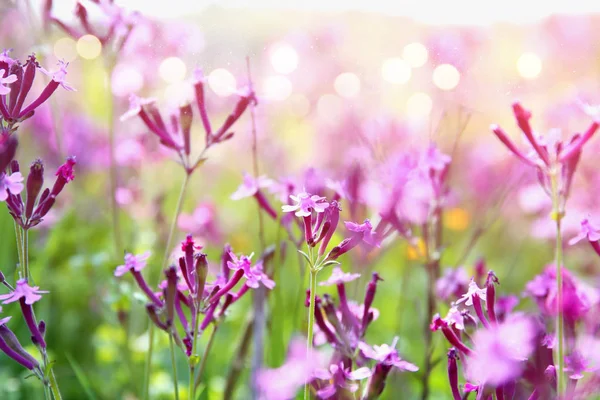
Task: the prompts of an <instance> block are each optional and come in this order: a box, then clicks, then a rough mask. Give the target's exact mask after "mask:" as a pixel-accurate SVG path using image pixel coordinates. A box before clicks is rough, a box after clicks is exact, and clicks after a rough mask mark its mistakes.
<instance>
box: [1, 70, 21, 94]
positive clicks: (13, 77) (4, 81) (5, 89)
mask: <svg viewBox="0 0 600 400" xmlns="http://www.w3.org/2000/svg"><path fill="white" fill-rule="evenodd" d="M4 74H6V70H4V69H0V95H2V96H4V95H7V94H9V93H10V88H9V87H8V86H5V85H6V84H11V83H14V82H16V81H17V76H16V75H15V74H11V75H7V76H6V77H5V76H4Z"/></svg>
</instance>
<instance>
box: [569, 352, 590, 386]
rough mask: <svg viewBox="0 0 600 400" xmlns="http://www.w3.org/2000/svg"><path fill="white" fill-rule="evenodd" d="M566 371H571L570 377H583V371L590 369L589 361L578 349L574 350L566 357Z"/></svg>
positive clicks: (576, 378)
mask: <svg viewBox="0 0 600 400" xmlns="http://www.w3.org/2000/svg"><path fill="white" fill-rule="evenodd" d="M564 370H565V372H568V373H569V378H570V379H575V380H578V379H581V378H583V373H584V372H587V371H589V370H590V369H589V368H588V361H587V360H586V358H585V357H584V356H583V354H581V353H580V352H578V351H574V352H573V353H571V354H569V355H568V356H566V357H565V368H564Z"/></svg>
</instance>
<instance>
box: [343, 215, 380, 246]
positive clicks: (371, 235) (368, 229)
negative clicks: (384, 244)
mask: <svg viewBox="0 0 600 400" xmlns="http://www.w3.org/2000/svg"><path fill="white" fill-rule="evenodd" d="M344 224H345V225H346V228H347V229H348V230H349V231H351V232H355V233H356V234H357V236H361V238H362V240H363V241H364V242H365V243H367V244H370V245H371V246H374V247H379V245H380V243H381V241H380V240H379V237H378V236H377V233H376V232H373V225H371V221H369V220H368V219H365V222H363V223H362V224H357V223H355V222H350V221H346V222H344Z"/></svg>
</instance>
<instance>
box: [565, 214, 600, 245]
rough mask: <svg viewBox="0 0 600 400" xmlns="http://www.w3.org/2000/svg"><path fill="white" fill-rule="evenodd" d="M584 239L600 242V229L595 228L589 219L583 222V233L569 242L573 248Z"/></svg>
mask: <svg viewBox="0 0 600 400" xmlns="http://www.w3.org/2000/svg"><path fill="white" fill-rule="evenodd" d="M583 239H587V240H589V241H590V242H597V241H598V240H600V229H598V228H597V227H596V226H594V225H593V224H592V223H591V222H590V221H589V220H588V219H587V218H586V219H584V220H582V221H581V232H580V233H579V234H578V235H577V236H575V237H574V238H572V239H571V240H569V245H571V246H572V245H574V244H576V243H578V242H579V241H581V240H583Z"/></svg>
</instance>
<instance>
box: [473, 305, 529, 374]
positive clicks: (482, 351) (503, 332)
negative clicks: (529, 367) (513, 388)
mask: <svg viewBox="0 0 600 400" xmlns="http://www.w3.org/2000/svg"><path fill="white" fill-rule="evenodd" d="M535 336H536V329H535V327H534V325H533V323H532V321H531V320H530V319H529V318H527V317H525V316H523V315H513V316H510V317H508V318H507V319H506V320H505V321H504V322H503V323H501V324H499V325H492V326H491V327H490V328H489V329H479V330H477V331H476V332H475V334H474V335H473V345H474V349H473V350H474V354H472V356H471V357H469V358H467V359H466V375H467V376H468V378H469V379H470V380H471V381H474V382H477V383H479V384H482V385H483V384H485V385H490V386H499V385H502V384H504V383H506V382H508V381H510V380H512V379H514V378H516V377H517V376H519V375H520V374H521V371H522V370H523V368H524V366H525V363H524V361H525V360H527V358H528V357H529V355H530V354H531V353H532V351H533V350H534V339H535Z"/></svg>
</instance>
